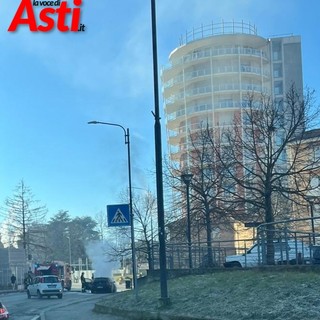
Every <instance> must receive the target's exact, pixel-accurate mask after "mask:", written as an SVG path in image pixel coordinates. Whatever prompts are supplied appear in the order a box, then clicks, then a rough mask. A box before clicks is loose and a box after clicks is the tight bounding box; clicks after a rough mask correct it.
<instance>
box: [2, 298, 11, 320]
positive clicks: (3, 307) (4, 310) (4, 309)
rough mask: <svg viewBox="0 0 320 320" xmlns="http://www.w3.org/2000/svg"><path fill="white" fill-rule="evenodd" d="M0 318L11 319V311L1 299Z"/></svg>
mask: <svg viewBox="0 0 320 320" xmlns="http://www.w3.org/2000/svg"><path fill="white" fill-rule="evenodd" d="M0 319H1V320H2V319H9V311H8V310H7V308H6V307H5V305H4V304H3V303H1V301H0Z"/></svg>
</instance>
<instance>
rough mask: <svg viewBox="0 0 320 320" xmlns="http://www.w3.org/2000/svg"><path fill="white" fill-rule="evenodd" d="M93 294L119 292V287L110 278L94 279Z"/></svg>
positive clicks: (92, 284)
mask: <svg viewBox="0 0 320 320" xmlns="http://www.w3.org/2000/svg"><path fill="white" fill-rule="evenodd" d="M91 292H92V293H114V292H117V287H116V285H115V283H114V281H113V280H112V279H110V278H108V277H99V278H94V280H93V281H92V283H91Z"/></svg>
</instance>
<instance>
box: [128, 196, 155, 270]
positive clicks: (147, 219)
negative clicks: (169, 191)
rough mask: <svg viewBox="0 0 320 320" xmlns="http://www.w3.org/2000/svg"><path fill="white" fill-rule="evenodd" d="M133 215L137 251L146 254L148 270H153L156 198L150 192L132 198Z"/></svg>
mask: <svg viewBox="0 0 320 320" xmlns="http://www.w3.org/2000/svg"><path fill="white" fill-rule="evenodd" d="M133 214H134V218H135V222H136V223H135V232H136V236H137V239H140V245H139V246H138V249H139V251H140V252H142V253H144V254H146V256H147V260H148V267H149V270H153V269H154V238H155V236H156V232H154V227H155V223H154V218H155V216H156V197H155V195H153V194H152V193H151V191H149V190H148V191H147V192H144V193H143V194H139V195H136V194H135V195H134V197H133Z"/></svg>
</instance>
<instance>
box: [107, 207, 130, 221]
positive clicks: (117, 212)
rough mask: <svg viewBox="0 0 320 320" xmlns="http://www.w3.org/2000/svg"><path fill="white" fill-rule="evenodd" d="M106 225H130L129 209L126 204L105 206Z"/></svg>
mask: <svg viewBox="0 0 320 320" xmlns="http://www.w3.org/2000/svg"><path fill="white" fill-rule="evenodd" d="M107 215H108V227H126V226H130V210H129V205H128V204H113V205H108V206H107Z"/></svg>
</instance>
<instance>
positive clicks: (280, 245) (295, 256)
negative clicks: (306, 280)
mask: <svg viewBox="0 0 320 320" xmlns="http://www.w3.org/2000/svg"><path fill="white" fill-rule="evenodd" d="M262 260H263V254H262V245H261V244H260V245H258V244H254V245H253V246H252V247H251V248H250V249H249V250H248V251H247V252H246V253H244V254H242V255H232V256H227V257H226V262H225V263H224V266H225V267H226V268H230V267H257V266H258V265H259V264H262ZM274 261H275V263H276V264H285V263H286V262H288V263H290V264H296V263H297V262H298V263H302V262H304V263H308V262H310V247H309V246H307V245H304V244H303V243H302V242H301V241H294V240H289V241H287V242H284V241H282V242H274Z"/></svg>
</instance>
